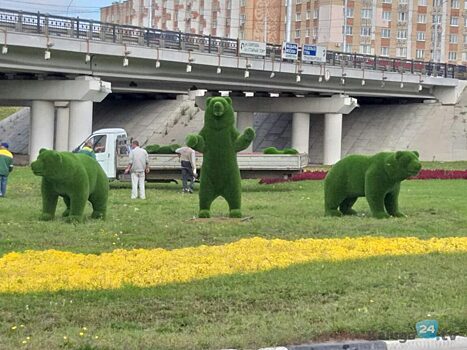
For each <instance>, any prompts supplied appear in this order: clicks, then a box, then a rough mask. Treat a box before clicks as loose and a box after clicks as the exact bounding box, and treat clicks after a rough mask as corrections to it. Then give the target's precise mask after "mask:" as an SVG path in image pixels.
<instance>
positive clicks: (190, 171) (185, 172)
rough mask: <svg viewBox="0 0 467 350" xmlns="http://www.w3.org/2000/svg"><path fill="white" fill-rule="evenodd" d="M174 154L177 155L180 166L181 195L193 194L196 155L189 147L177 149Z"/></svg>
mask: <svg viewBox="0 0 467 350" xmlns="http://www.w3.org/2000/svg"><path fill="white" fill-rule="evenodd" d="M175 153H178V155H179V157H180V163H181V166H182V183H183V193H187V192H188V193H193V183H194V182H195V178H196V153H195V151H194V150H193V149H192V148H190V147H180V148H177V149H176V150H175ZM188 181H189V182H190V185H188Z"/></svg>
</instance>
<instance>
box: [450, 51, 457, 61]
mask: <svg viewBox="0 0 467 350" xmlns="http://www.w3.org/2000/svg"><path fill="white" fill-rule="evenodd" d="M448 60H449V61H455V60H457V52H455V51H449V52H448Z"/></svg>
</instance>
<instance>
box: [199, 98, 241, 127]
mask: <svg viewBox="0 0 467 350" xmlns="http://www.w3.org/2000/svg"><path fill="white" fill-rule="evenodd" d="M234 123H235V115H234V111H233V109H232V99H231V98H230V97H220V96H217V97H208V98H207V100H206V112H205V114H204V126H205V127H207V128H209V129H216V130H222V129H226V128H230V127H233V126H234Z"/></svg>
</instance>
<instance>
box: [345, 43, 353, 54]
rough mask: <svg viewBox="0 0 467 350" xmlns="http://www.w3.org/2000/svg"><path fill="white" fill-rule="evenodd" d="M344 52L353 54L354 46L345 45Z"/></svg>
mask: <svg viewBox="0 0 467 350" xmlns="http://www.w3.org/2000/svg"><path fill="white" fill-rule="evenodd" d="M344 52H352V45H350V44H347V43H346V44H345V45H344Z"/></svg>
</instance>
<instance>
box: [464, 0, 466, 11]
mask: <svg viewBox="0 0 467 350" xmlns="http://www.w3.org/2000/svg"><path fill="white" fill-rule="evenodd" d="M464 9H465V10H467V0H464Z"/></svg>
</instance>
